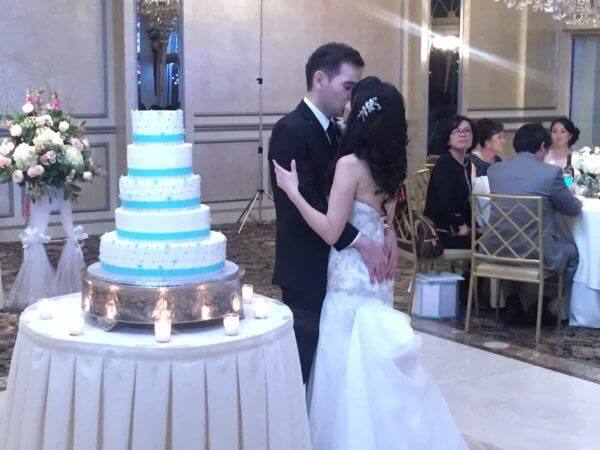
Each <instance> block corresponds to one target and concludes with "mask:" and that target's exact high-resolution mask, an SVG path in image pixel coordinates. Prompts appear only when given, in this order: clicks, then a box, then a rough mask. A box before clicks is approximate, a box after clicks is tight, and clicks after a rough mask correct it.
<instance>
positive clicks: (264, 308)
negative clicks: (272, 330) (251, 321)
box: [253, 297, 269, 319]
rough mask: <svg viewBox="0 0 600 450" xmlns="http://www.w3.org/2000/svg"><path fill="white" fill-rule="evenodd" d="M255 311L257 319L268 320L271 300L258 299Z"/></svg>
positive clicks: (254, 304)
mask: <svg viewBox="0 0 600 450" xmlns="http://www.w3.org/2000/svg"><path fill="white" fill-rule="evenodd" d="M253 309H254V318H255V319H266V318H267V317H268V316H269V300H267V299H266V298H264V297H256V298H255V299H254V303H253Z"/></svg>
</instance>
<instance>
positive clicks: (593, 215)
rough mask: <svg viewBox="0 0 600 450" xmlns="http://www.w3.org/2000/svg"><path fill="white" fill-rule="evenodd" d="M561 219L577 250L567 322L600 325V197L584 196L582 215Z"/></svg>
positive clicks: (578, 324)
mask: <svg viewBox="0 0 600 450" xmlns="http://www.w3.org/2000/svg"><path fill="white" fill-rule="evenodd" d="M564 221H565V222H566V224H567V226H568V228H569V230H570V233H571V236H572V238H573V240H574V242H575V245H577V250H578V251H579V264H578V266H577V272H575V276H574V277H573V288H572V290H571V298H570V308H569V312H570V314H569V325H572V326H585V327H594V328H600V245H599V244H600V241H599V238H600V200H595V199H588V198H586V199H584V200H583V211H582V213H581V215H580V216H578V217H567V218H564Z"/></svg>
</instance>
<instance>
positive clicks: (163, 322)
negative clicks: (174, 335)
mask: <svg viewBox="0 0 600 450" xmlns="http://www.w3.org/2000/svg"><path fill="white" fill-rule="evenodd" d="M154 338H155V339H156V342H169V341H170V340H171V316H170V314H161V315H160V316H159V318H158V319H156V320H155V321H154Z"/></svg>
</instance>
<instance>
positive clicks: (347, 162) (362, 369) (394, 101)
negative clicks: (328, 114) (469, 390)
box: [273, 77, 467, 450]
mask: <svg viewBox="0 0 600 450" xmlns="http://www.w3.org/2000/svg"><path fill="white" fill-rule="evenodd" d="M406 144H407V136H406V119H405V110H404V101H403V99H402V96H401V94H400V93H399V92H398V90H397V89H396V88H395V87H394V86H392V85H391V84H387V83H382V82H381V81H380V80H379V79H378V78H375V77H369V78H366V79H364V80H362V81H361V82H360V83H358V84H357V85H356V87H355V88H354V92H353V97H352V101H351V111H350V114H349V118H348V122H347V128H346V134H345V136H344V139H343V141H342V144H341V147H340V153H341V157H340V158H339V159H338V160H337V163H336V166H335V173H334V176H333V185H332V188H331V192H330V197H329V209H328V210H327V213H326V214H323V213H321V212H319V211H317V210H316V209H314V208H313V207H312V206H310V204H309V203H308V202H307V201H306V200H305V199H304V198H303V197H302V195H301V194H300V192H299V190H298V175H297V172H296V164H295V161H292V162H291V167H290V169H291V170H289V171H288V170H286V169H284V168H282V167H281V166H280V165H279V164H277V162H276V161H273V164H274V168H275V174H276V178H277V184H278V186H279V187H280V188H281V189H282V190H283V191H285V193H286V194H287V195H288V197H289V198H290V200H291V201H292V202H293V203H294V205H295V206H296V207H297V208H298V210H299V211H300V213H301V214H302V217H303V218H304V220H305V221H306V222H307V224H308V225H309V226H310V227H311V228H312V229H313V230H314V231H315V232H316V233H317V234H319V236H320V237H321V238H322V239H323V240H325V241H326V242H327V243H328V244H330V245H333V243H334V242H336V241H337V239H338V238H339V236H340V234H341V233H342V230H343V229H344V226H345V224H346V223H347V222H350V223H352V225H354V226H355V227H356V228H357V229H358V230H360V232H361V233H364V234H366V235H367V236H369V237H370V238H372V239H374V240H376V241H378V242H383V231H384V227H385V226H386V225H384V224H385V222H386V218H387V220H388V222H389V223H391V220H390V219H391V216H392V214H393V211H394V206H395V202H394V199H395V198H396V196H397V194H398V189H399V187H400V185H401V183H402V182H403V181H404V179H405V177H406ZM419 347H420V339H419V337H418V336H415V334H414V332H413V330H412V328H411V326H410V318H409V317H408V316H407V315H405V314H403V313H401V312H399V311H396V310H394V309H393V283H392V281H384V282H382V283H375V284H371V283H370V280H369V272H368V270H367V267H366V266H365V265H364V263H363V261H362V259H361V257H360V255H359V253H358V252H357V251H356V250H355V249H353V248H346V249H344V250H342V251H340V252H338V251H336V250H335V249H334V248H333V247H332V249H331V253H330V257H329V266H328V282H327V294H326V297H325V301H324V304H323V310H322V315H321V323H320V336H319V343H318V346H317V355H316V360H315V363H314V366H313V372H312V377H311V380H310V383H309V392H308V395H309V421H310V430H311V440H312V445H313V449H314V450H397V449H410V450H417V449H423V450H431V449H434V450H442V449H443V450H453V449H466V448H467V447H466V445H465V444H464V442H463V440H462V438H461V435H460V433H459V431H458V429H457V428H456V425H455V424H454V421H453V419H452V417H451V415H450V412H449V411H448V408H447V406H446V404H445V402H444V399H443V398H442V396H441V394H440V392H439V390H438V388H437V386H436V385H435V383H434V382H433V380H432V379H431V378H430V377H429V376H428V374H427V373H426V372H425V370H424V369H423V367H422V366H421V364H420V363H419V361H418V351H419Z"/></svg>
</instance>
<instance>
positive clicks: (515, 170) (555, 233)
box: [487, 123, 581, 286]
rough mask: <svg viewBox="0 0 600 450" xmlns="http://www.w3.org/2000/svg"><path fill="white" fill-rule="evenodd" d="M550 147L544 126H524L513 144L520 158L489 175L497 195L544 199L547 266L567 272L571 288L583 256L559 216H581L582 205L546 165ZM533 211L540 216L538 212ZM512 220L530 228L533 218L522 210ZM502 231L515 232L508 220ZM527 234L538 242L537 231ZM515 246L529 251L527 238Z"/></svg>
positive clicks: (558, 174) (500, 165) (558, 173)
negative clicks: (559, 222) (560, 224)
mask: <svg viewBox="0 0 600 450" xmlns="http://www.w3.org/2000/svg"><path fill="white" fill-rule="evenodd" d="M550 144H551V139H550V135H549V134H548V132H547V131H546V129H545V128H544V127H543V126H542V125H540V124H536V123H529V124H526V125H523V126H522V127H521V128H519V129H518V130H517V133H516V134H515V138H514V141H513V146H514V148H515V151H516V152H517V154H516V156H514V157H513V158H512V159H510V160H508V161H505V162H500V163H497V164H493V165H492V166H491V167H490V168H489V169H488V173H487V174H488V179H489V183H490V191H491V192H492V193H493V194H503V195H535V196H540V197H541V198H542V226H543V240H542V242H543V251H544V265H545V267H546V268H547V269H548V270H551V271H553V272H559V271H561V270H563V273H564V280H565V285H566V286H568V285H569V284H570V283H571V281H572V280H573V276H574V275H575V270H576V269H577V263H578V262H579V256H578V253H577V247H576V246H575V244H574V243H573V242H571V241H569V240H568V239H567V238H566V237H564V236H562V235H561V234H560V233H559V230H558V229H557V225H556V213H560V214H564V215H566V216H577V215H578V214H580V213H581V202H580V201H579V200H578V199H577V198H576V197H574V196H573V195H572V194H571V192H570V191H569V189H568V188H567V185H566V184H565V182H564V180H563V175H562V171H561V169H560V168H559V167H556V166H552V165H550V164H546V163H544V162H543V161H544V157H545V156H546V154H547V152H548V148H549V146H550ZM506 206H507V207H508V206H509V205H506ZM502 208H503V209H504V206H503V207H502ZM531 209H532V211H533V212H534V213H535V212H536V211H535V208H531ZM491 213H492V214H491V217H490V222H491V223H493V222H494V211H492V212H491ZM510 217H511V219H513V220H515V222H516V223H517V224H518V225H519V226H524V225H526V224H527V223H528V222H529V221H530V220H531V218H532V217H531V216H530V215H528V214H527V213H526V212H524V211H523V210H520V209H517V210H515V211H514V212H513V213H511V215H510ZM498 229H499V231H500V232H501V234H502V235H504V233H506V235H507V236H510V235H512V233H513V232H514V227H513V226H512V225H511V224H510V222H508V221H506V220H505V221H503V222H501V223H500V224H499V226H498ZM526 230H527V233H528V235H529V236H530V237H531V238H535V239H537V227H535V226H530V227H529V228H527V229H526ZM534 242H536V241H535V240H534ZM514 245H515V247H517V249H518V247H519V245H521V246H522V247H523V249H525V248H527V247H529V246H528V245H527V243H526V239H524V238H523V239H522V241H521V242H520V243H519V242H518V241H517V240H515V242H514ZM521 256H524V255H521ZM530 257H532V256H530ZM533 257H537V255H535V256H533Z"/></svg>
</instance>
